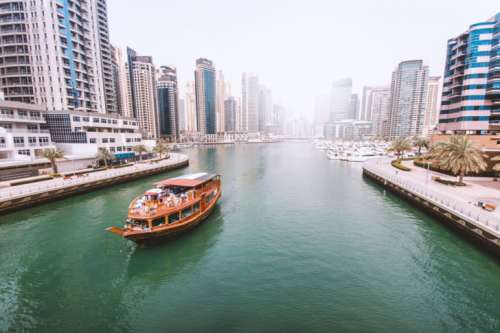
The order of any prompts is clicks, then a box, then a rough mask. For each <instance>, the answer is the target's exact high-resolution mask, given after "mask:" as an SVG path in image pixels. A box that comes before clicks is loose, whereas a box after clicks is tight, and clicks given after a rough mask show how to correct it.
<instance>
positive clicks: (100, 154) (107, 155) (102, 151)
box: [95, 148, 115, 168]
mask: <svg viewBox="0 0 500 333" xmlns="http://www.w3.org/2000/svg"><path fill="white" fill-rule="evenodd" d="M95 157H96V158H97V160H98V161H104V166H105V167H106V168H107V167H108V161H109V160H112V159H114V158H115V156H114V155H113V154H112V153H111V152H110V151H109V150H107V149H106V148H99V149H98V150H97V154H96V156H95Z"/></svg>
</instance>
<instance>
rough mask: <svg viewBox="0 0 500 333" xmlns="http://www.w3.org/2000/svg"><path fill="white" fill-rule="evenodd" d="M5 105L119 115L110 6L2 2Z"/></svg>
mask: <svg viewBox="0 0 500 333" xmlns="http://www.w3.org/2000/svg"><path fill="white" fill-rule="evenodd" d="M0 20H1V21H2V22H3V24H2V29H1V31H0V39H1V40H2V46H1V49H2V50H1V53H0V64H4V65H8V66H2V68H1V70H0V78H1V80H0V88H1V90H3V93H4V95H5V100H10V101H18V102H28V103H36V104H44V105H46V107H47V109H48V110H49V111H57V110H77V111H86V112H98V113H105V112H115V111H116V99H115V93H114V82H113V75H112V57H111V46H110V44H109V36H108V34H109V32H108V22H107V14H106V1H105V0H93V1H81V2H75V1H59V0H44V1H20V0H18V1H2V2H1V3H0Z"/></svg>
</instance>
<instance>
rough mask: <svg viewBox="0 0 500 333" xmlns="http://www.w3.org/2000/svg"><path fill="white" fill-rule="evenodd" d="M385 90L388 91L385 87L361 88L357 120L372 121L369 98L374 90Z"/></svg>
mask: <svg viewBox="0 0 500 333" xmlns="http://www.w3.org/2000/svg"><path fill="white" fill-rule="evenodd" d="M380 89H382V90H386V89H389V88H388V87H385V86H365V87H363V97H362V99H361V109H360V111H359V115H358V117H357V119H358V120H367V121H370V120H372V114H371V112H370V110H371V108H372V107H371V97H372V92H373V91H374V90H380Z"/></svg>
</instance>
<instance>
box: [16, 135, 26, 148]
mask: <svg viewBox="0 0 500 333" xmlns="http://www.w3.org/2000/svg"><path fill="white" fill-rule="evenodd" d="M14 146H16V147H24V138H23V137H22V136H15V137H14Z"/></svg>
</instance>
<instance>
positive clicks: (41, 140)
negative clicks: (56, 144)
mask: <svg viewBox="0 0 500 333" xmlns="http://www.w3.org/2000/svg"><path fill="white" fill-rule="evenodd" d="M38 142H39V143H40V146H48V145H49V138H48V137H45V136H41V137H39V138H38Z"/></svg>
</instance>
